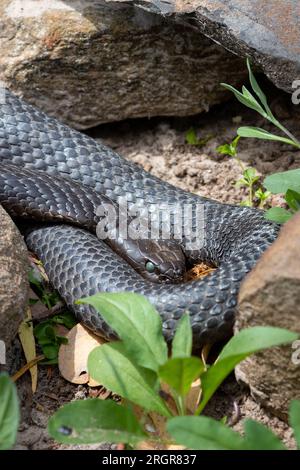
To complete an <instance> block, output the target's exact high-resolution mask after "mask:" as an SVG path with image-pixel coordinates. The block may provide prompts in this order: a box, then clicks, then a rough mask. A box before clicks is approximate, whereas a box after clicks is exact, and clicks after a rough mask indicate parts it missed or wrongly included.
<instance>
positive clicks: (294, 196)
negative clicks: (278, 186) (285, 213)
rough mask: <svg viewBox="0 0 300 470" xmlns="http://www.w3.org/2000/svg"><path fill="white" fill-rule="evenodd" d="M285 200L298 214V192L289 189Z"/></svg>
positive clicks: (299, 204)
mask: <svg viewBox="0 0 300 470" xmlns="http://www.w3.org/2000/svg"><path fill="white" fill-rule="evenodd" d="M285 200H286V202H287V204H288V206H289V208H290V209H292V210H293V211H295V212H296V211H298V210H299V209H300V193H297V191H293V190H292V189H288V190H287V192H286V195H285Z"/></svg>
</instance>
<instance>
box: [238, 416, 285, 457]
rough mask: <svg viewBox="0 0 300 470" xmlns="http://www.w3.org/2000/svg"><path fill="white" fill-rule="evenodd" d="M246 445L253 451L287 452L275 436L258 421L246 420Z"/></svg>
mask: <svg viewBox="0 0 300 470" xmlns="http://www.w3.org/2000/svg"><path fill="white" fill-rule="evenodd" d="M244 431H245V444H246V447H247V448H248V449H251V450H287V448H286V447H285V445H284V444H283V443H282V442H281V440H280V439H279V438H278V437H277V436H275V434H274V433H273V432H272V431H271V430H270V429H268V428H267V427H266V426H264V425H263V424H261V423H258V422H257V421H253V420H252V419H246V420H245V422H244Z"/></svg>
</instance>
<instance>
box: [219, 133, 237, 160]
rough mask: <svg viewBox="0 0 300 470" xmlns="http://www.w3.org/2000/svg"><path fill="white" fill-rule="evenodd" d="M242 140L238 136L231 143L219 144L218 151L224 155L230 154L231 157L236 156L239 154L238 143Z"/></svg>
mask: <svg viewBox="0 0 300 470" xmlns="http://www.w3.org/2000/svg"><path fill="white" fill-rule="evenodd" d="M239 140H240V137H239V136H237V137H236V138H235V139H234V140H233V141H232V142H231V143H230V144H224V145H219V147H217V149H216V150H217V152H218V153H221V154H223V155H230V156H231V157H236V155H237V144H238V142H239Z"/></svg>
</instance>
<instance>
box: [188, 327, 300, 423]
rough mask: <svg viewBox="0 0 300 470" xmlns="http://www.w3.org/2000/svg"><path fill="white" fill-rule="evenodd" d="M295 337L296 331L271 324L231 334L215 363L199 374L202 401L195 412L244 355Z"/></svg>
mask: <svg viewBox="0 0 300 470" xmlns="http://www.w3.org/2000/svg"><path fill="white" fill-rule="evenodd" d="M297 338H298V335H297V333H292V332H291V331H288V330H284V329H282V328H275V327H271V326H255V327H253V328H246V329H245V330H242V331H240V332H239V333H238V334H237V335H235V336H233V338H231V339H230V341H229V342H228V343H227V344H226V346H225V347H224V348H223V349H222V351H221V354H220V355H219V357H218V359H217V361H216V362H215V364H213V365H212V366H211V367H210V368H209V369H208V370H207V371H206V372H204V374H202V375H201V386H202V401H201V403H200V405H199V407H198V409H197V414H199V413H201V411H202V410H203V409H204V407H205V406H206V404H207V402H208V401H209V400H210V398H211V397H212V395H213V394H214V393H215V391H216V390H217V388H218V387H219V385H220V384H221V383H222V382H223V380H224V379H225V378H226V377H227V376H228V374H230V372H231V371H232V370H233V369H234V368H235V366H236V365H237V364H239V363H240V362H241V361H243V360H244V359H245V358H246V357H248V356H250V355H251V354H254V353H256V352H258V351H261V350H263V349H267V348H272V347H274V346H279V345H281V344H286V343H292V342H293V341H295V340H296V339H297Z"/></svg>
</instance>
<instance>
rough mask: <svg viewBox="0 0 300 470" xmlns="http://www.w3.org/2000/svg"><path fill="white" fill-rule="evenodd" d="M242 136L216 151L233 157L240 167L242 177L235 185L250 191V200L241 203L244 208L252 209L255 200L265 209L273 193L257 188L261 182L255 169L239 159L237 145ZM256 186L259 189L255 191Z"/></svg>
mask: <svg viewBox="0 0 300 470" xmlns="http://www.w3.org/2000/svg"><path fill="white" fill-rule="evenodd" d="M239 140H240V136H237V137H236V138H235V139H234V140H233V141H232V142H231V143H229V144H224V145H220V146H219V147H218V148H217V149H216V150H217V152H218V153H220V154H222V155H229V156H231V157H232V158H233V159H234V160H235V161H236V162H237V164H238V165H239V167H240V168H241V170H242V177H241V178H240V179H239V180H237V181H236V183H235V185H236V186H237V187H244V188H247V189H248V198H247V199H246V200H245V201H242V202H241V205H242V206H248V207H252V206H253V205H254V198H255V199H256V200H257V203H258V206H259V207H260V208H263V206H264V204H265V203H266V201H267V199H268V197H269V196H270V194H271V193H269V192H268V191H264V190H263V188H262V187H261V186H258V187H257V183H258V181H259V176H258V174H257V172H256V170H255V168H252V167H248V168H246V166H245V165H244V164H243V163H242V161H241V159H240V158H239V157H238V151H237V145H238V143H239ZM255 186H256V187H257V189H256V190H255V189H254V188H255Z"/></svg>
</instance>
